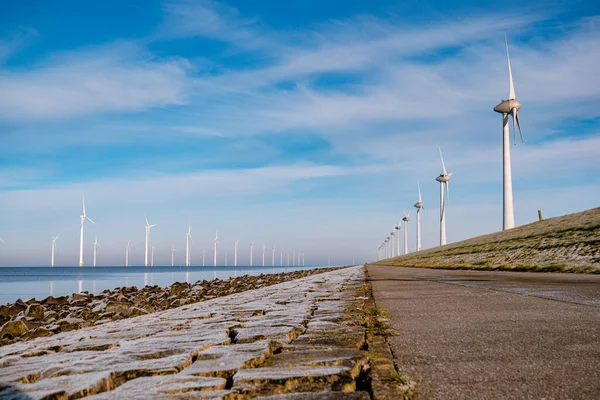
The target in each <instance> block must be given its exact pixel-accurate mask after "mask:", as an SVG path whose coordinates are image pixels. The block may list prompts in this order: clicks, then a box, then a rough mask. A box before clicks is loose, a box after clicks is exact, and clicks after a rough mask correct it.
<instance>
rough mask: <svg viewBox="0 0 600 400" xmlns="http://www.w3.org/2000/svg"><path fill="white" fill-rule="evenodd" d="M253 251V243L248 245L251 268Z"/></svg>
mask: <svg viewBox="0 0 600 400" xmlns="http://www.w3.org/2000/svg"><path fill="white" fill-rule="evenodd" d="M253 249H254V242H252V243H250V266H252V251H253Z"/></svg>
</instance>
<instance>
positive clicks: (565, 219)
mask: <svg viewBox="0 0 600 400" xmlns="http://www.w3.org/2000/svg"><path fill="white" fill-rule="evenodd" d="M375 264H379V265H394V266H402V267H424V268H448V269H484V270H511V271H546V272H586V273H600V207H599V208H594V209H591V210H587V211H584V212H580V213H576V214H569V215H564V216H562V217H555V218H550V219H547V220H544V221H541V222H534V223H532V224H529V225H524V226H519V227H517V228H514V229H511V230H508V231H502V232H497V233H492V234H489V235H484V236H478V237H476V238H473V239H469V240H465V241H462V242H457V243H452V244H449V245H446V246H443V247H436V248H433V249H428V250H424V251H420V252H418V253H410V254H407V255H405V256H400V257H396V258H391V259H387V260H382V261H379V262H377V263H375Z"/></svg>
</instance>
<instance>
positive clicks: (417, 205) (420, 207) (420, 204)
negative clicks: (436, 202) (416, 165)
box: [414, 180, 425, 251]
mask: <svg viewBox="0 0 600 400" xmlns="http://www.w3.org/2000/svg"><path fill="white" fill-rule="evenodd" d="M417 188H418V190H419V201H417V202H416V203H415V205H414V207H415V208H416V209H417V251H421V210H424V209H425V205H424V204H423V200H422V199H421V184H420V183H419V180H417Z"/></svg>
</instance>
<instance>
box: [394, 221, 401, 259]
mask: <svg viewBox="0 0 600 400" xmlns="http://www.w3.org/2000/svg"><path fill="white" fill-rule="evenodd" d="M401 224H402V222H399V223H398V225H396V226H395V227H394V229H395V230H397V231H398V232H396V253H397V254H398V255H400V228H401V226H400V225H401ZM393 245H394V243H392V246H393Z"/></svg>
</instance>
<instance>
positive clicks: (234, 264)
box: [233, 240, 238, 267]
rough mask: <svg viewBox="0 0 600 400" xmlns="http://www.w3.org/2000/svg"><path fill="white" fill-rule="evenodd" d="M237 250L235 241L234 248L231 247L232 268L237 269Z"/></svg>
mask: <svg viewBox="0 0 600 400" xmlns="http://www.w3.org/2000/svg"><path fill="white" fill-rule="evenodd" d="M237 250H238V241H237V240H236V241H235V246H234V247H233V266H234V267H237Z"/></svg>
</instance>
